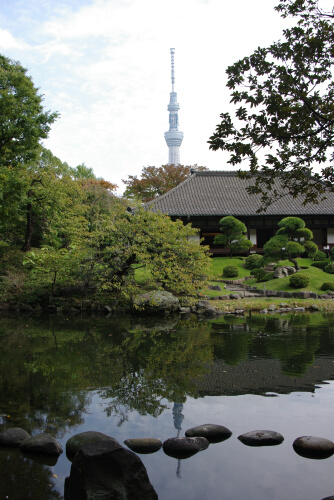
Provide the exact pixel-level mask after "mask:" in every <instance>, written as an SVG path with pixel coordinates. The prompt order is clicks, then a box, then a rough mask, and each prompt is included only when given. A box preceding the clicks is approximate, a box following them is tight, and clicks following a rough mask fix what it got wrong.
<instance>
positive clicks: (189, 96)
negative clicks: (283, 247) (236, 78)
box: [0, 0, 332, 193]
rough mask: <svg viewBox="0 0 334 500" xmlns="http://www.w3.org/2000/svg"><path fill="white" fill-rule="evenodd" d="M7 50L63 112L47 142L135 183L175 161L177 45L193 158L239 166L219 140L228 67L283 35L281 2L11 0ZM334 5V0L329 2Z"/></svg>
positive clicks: (215, 165) (2, 39)
mask: <svg viewBox="0 0 334 500" xmlns="http://www.w3.org/2000/svg"><path fill="white" fill-rule="evenodd" d="M1 3H2V6H1V11H0V52H1V53H2V54H4V55H5V56H7V57H10V58H11V59H14V60H18V61H20V63H21V64H22V66H24V67H25V68H28V73H29V75H31V76H32V79H33V82H34V84H35V85H36V86H37V87H39V88H40V93H41V94H43V95H44V105H45V108H46V109H47V110H49V109H50V110H52V111H58V112H59V113H60V114H61V116H60V118H59V119H58V120H57V122H56V123H55V124H54V125H53V126H52V130H51V133H50V136H49V139H48V140H46V141H45V142H44V145H45V146H46V147H47V148H49V149H51V151H52V152H53V154H54V155H56V156H58V157H59V158H60V159H61V160H62V161H66V162H67V163H69V164H70V165H71V166H76V165H78V164H80V163H85V164H86V165H87V166H88V167H92V168H93V170H94V172H95V174H96V175H97V176H101V177H103V178H104V179H106V180H108V181H110V182H113V183H116V184H118V185H119V188H120V189H119V193H122V192H123V190H124V188H125V186H124V184H123V183H122V180H121V179H127V177H128V175H137V176H138V177H139V176H140V173H141V170H142V168H143V167H144V166H148V165H155V166H160V165H163V164H166V163H168V148H167V145H166V143H165V139H164V132H165V131H167V130H168V126H169V125H168V112H167V105H168V102H169V92H170V91H171V81H170V48H171V47H174V48H175V78H176V82H175V91H176V92H177V95H178V102H179V104H180V111H179V123H180V127H179V129H180V130H182V131H183V132H184V140H183V143H182V146H181V149H180V157H181V158H180V159H181V163H182V164H185V165H193V164H195V163H197V164H198V165H204V166H206V167H208V168H209V169H210V170H223V169H228V170H231V166H229V165H228V164H226V161H224V158H225V157H224V155H223V153H222V152H220V151H217V152H214V151H210V150H209V145H208V144H207V141H208V139H209V137H210V135H212V134H213V132H214V130H215V127H216V125H217V124H218V123H219V115H220V113H222V112H225V111H227V110H228V109H229V92H228V89H227V88H226V86H225V85H226V75H225V70H226V68H227V66H228V65H230V64H233V63H234V62H236V61H237V60H238V59H241V58H242V57H244V56H247V55H249V54H250V53H251V52H252V51H253V50H254V49H256V48H257V47H258V46H267V45H268V44H270V43H271V42H272V41H274V40H277V39H279V38H280V37H281V33H282V29H283V28H284V27H285V26H287V23H289V21H284V20H283V19H281V18H280V17H279V15H278V14H276V13H275V11H274V10H273V8H274V6H275V5H276V4H277V3H278V0H251V1H250V0H234V1H228V0H168V1H166V0H10V1H4V0H3V1H2V2H1ZM323 3H324V4H329V6H330V5H331V4H332V1H331V0H323Z"/></svg>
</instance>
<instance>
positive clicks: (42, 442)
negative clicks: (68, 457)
mask: <svg viewBox="0 0 334 500" xmlns="http://www.w3.org/2000/svg"><path fill="white" fill-rule="evenodd" d="M20 448H21V450H22V451H25V452H27V453H32V454H36V455H52V456H59V455H60V454H61V453H63V448H62V447H61V445H60V444H59V443H58V441H57V440H56V439H55V438H54V437H52V436H50V434H47V433H43V434H37V436H33V437H30V438H28V439H26V440H25V441H23V442H22V443H21V446H20Z"/></svg>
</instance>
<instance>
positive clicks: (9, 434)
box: [0, 427, 30, 448]
mask: <svg viewBox="0 0 334 500" xmlns="http://www.w3.org/2000/svg"><path fill="white" fill-rule="evenodd" d="M28 438H30V434H28V432H27V431H25V430H24V429H21V428H20V427H12V428H10V429H5V430H4V431H2V432H0V445H1V446H10V447H13V448H17V447H19V446H21V443H22V442H23V441H25V440H26V439H28Z"/></svg>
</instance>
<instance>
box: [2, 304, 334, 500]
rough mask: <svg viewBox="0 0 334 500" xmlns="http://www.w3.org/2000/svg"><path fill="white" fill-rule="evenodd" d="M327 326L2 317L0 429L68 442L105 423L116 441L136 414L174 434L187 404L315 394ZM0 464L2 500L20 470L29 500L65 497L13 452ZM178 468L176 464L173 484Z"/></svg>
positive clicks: (327, 322)
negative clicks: (109, 423)
mask: <svg viewBox="0 0 334 500" xmlns="http://www.w3.org/2000/svg"><path fill="white" fill-rule="evenodd" d="M333 319H334V318H333V316H322V315H321V314H310V315H306V314H303V315H286V316H278V315H277V316H254V315H253V316H250V317H248V316H247V317H236V316H232V315H228V316H225V317H222V318H219V319H218V320H215V321H210V322H204V321H202V322H198V321H197V319H196V318H195V317H190V318H188V319H180V318H178V317H177V318H173V319H168V320H166V321H163V320H159V321H158V322H157V319H156V318H145V319H141V318H135V317H124V318H117V319H115V320H112V319H110V318H93V319H92V318H79V317H76V318H66V317H63V318H57V317H48V318H29V317H25V318H22V319H13V318H2V321H1V325H0V347H1V351H2V360H1V365H0V388H1V400H0V429H3V428H5V427H8V426H11V427H13V426H16V427H23V428H25V429H26V430H27V431H28V432H30V433H32V434H35V433H37V432H49V433H50V434H52V435H54V436H55V437H57V439H58V440H62V439H63V440H64V441H66V439H68V437H70V436H71V435H73V434H74V433H77V432H81V431H82V429H83V428H84V426H85V425H86V422H87V421H88V420H89V421H91V419H92V418H93V417H94V416H96V419H97V420H96V422H99V424H97V423H96V424H95V425H97V426H102V425H105V424H104V423H103V424H101V422H102V419H107V420H108V419H109V420H108V421H112V422H113V423H115V424H117V425H116V427H118V429H119V430H118V431H115V429H114V430H113V433H114V434H115V432H119V433H120V434H122V432H123V431H122V430H121V429H123V428H124V432H127V433H128V434H130V431H131V426H133V425H134V424H133V419H134V415H137V416H138V417H137V421H139V420H140V422H142V420H141V419H146V420H143V422H146V421H147V422H148V421H149V420H148V417H150V418H151V419H152V418H153V419H155V420H157V419H159V421H160V422H162V421H163V420H162V418H163V415H164V413H168V412H169V411H171V412H172V413H171V417H170V425H172V426H173V428H174V435H175V434H176V435H180V434H181V433H182V432H183V430H182V428H183V425H184V418H185V417H184V415H185V406H184V405H185V404H186V402H187V400H188V401H189V399H192V400H198V399H199V398H207V397H208V396H215V397H222V396H224V397H225V396H231V395H233V396H235V395H239V396H241V395H245V394H257V395H277V394H290V393H295V392H297V391H298V392H300V391H302V392H307V393H314V392H315V390H316V388H317V387H318V386H319V384H320V383H322V382H323V381H327V380H333V379H334V363H333V361H334V335H333V326H332V325H333V324H334V323H333ZM93 398H97V400H98V405H97V404H95V402H94V401H95V400H94V401H93ZM92 413H93V417H91V416H90V415H91V414H92ZM103 422H105V420H103ZM150 422H152V420H150ZM195 423H196V424H201V423H207V422H195ZM166 425H167V424H166ZM142 426H143V429H142V430H143V431H144V430H145V429H146V427H145V424H144V423H143V424H142ZM187 427H189V425H187ZM90 430H101V428H96V429H90ZM247 430H252V429H245V431H247ZM170 432H171V431H170ZM146 434H147V435H150V424H147V429H146ZM115 437H117V436H115ZM126 437H131V436H130V435H128V436H126ZM134 437H140V436H134ZM166 437H171V434H170V435H169V436H166ZM229 446H230V445H229ZM145 459H146V460H149V458H145ZM0 460H1V461H2V465H4V466H3V467H2V470H7V469H8V467H9V466H10V471H11V474H9V475H8V478H7V477H3V482H2V483H1V486H0V493H1V495H0V496H1V498H6V491H10V489H11V487H12V486H11V482H12V481H14V479H13V478H14V477H21V476H20V475H22V470H25V472H24V478H25V479H24V480H23V483H25V481H26V480H27V478H28V475H29V474H30V475H31V477H34V481H33V482H32V483H31V485H30V486H31V487H30V486H29V488H30V489H29V488H28V486H27V485H26V484H25V488H28V490H29V492H30V491H31V495H30V498H35V499H37V500H38V499H39V498H41V499H42V498H43V499H54V498H62V496H61V495H62V491H61V487H62V481H63V479H64V478H63V479H62V480H61V481H59V478H58V479H57V480H56V483H57V484H56V486H55V485H54V482H55V478H54V475H53V474H52V472H51V470H50V468H48V467H46V466H41V465H40V464H37V463H36V462H34V461H31V460H29V459H27V458H25V457H23V455H21V454H20V453H19V452H17V451H15V452H12V451H8V450H0ZM196 460H197V459H196ZM60 462H61V464H60V465H57V466H58V467H63V468H66V467H68V471H67V472H69V466H68V464H67V463H66V459H65V458H64V457H62V458H61V459H60ZM174 464H175V461H174ZM180 467H181V462H178V464H177V469H176V474H177V476H178V478H179V479H181V469H180ZM174 473H175V470H174ZM56 475H57V474H56ZM28 482H29V481H28V480H27V484H28ZM164 487H165V486H164ZM35 488H39V490H38V491H37V490H35ZM28 490H27V491H28ZM10 498H22V496H20V495H19V494H18V495H17V496H16V497H15V495H14V496H13V495H12V496H11V497H10ZM27 498H28V496H27Z"/></svg>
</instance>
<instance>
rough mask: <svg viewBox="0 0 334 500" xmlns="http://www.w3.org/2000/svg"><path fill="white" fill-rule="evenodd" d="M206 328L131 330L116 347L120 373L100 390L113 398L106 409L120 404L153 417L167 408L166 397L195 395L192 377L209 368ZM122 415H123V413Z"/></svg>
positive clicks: (182, 398)
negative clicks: (175, 330)
mask: <svg viewBox="0 0 334 500" xmlns="http://www.w3.org/2000/svg"><path fill="white" fill-rule="evenodd" d="M184 324H185V323H183V325H184ZM188 326H189V325H188ZM199 328H200V329H199ZM208 332H209V330H208V327H207V326H206V325H204V324H202V325H201V326H200V327H199V325H198V324H197V328H196V330H195V331H194V330H192V329H190V330H189V329H184V330H183V331H177V332H176V333H169V334H168V335H166V332H161V331H151V332H143V331H141V330H140V331H132V332H131V334H129V335H128V337H127V338H126V339H125V340H124V341H123V342H122V344H121V346H118V347H117V360H116V359H115V362H117V364H118V367H119V368H121V370H118V372H121V376H120V378H119V380H118V381H117V383H116V384H113V385H111V386H109V387H108V388H107V389H105V390H103V391H102V397H104V398H111V399H112V401H111V402H110V403H108V407H107V409H106V411H107V413H108V414H109V415H111V414H114V413H119V409H120V406H122V407H123V408H124V412H127V411H129V410H137V411H138V412H139V413H140V414H142V415H144V414H146V413H149V414H150V415H153V416H155V417H156V416H158V415H159V414H160V413H161V412H162V411H163V410H164V409H165V408H166V401H179V402H184V401H185V399H186V396H188V395H190V396H193V397H196V396H197V388H196V383H195V379H196V378H198V377H199V376H200V375H201V374H202V373H205V372H207V371H208V367H207V365H208V364H209V363H211V361H212V353H211V346H210V343H209V342H208V340H209V339H208ZM110 352H111V353H112V348H111V351H110ZM122 418H123V419H125V418H126V415H125V414H124V413H123V415H122Z"/></svg>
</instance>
